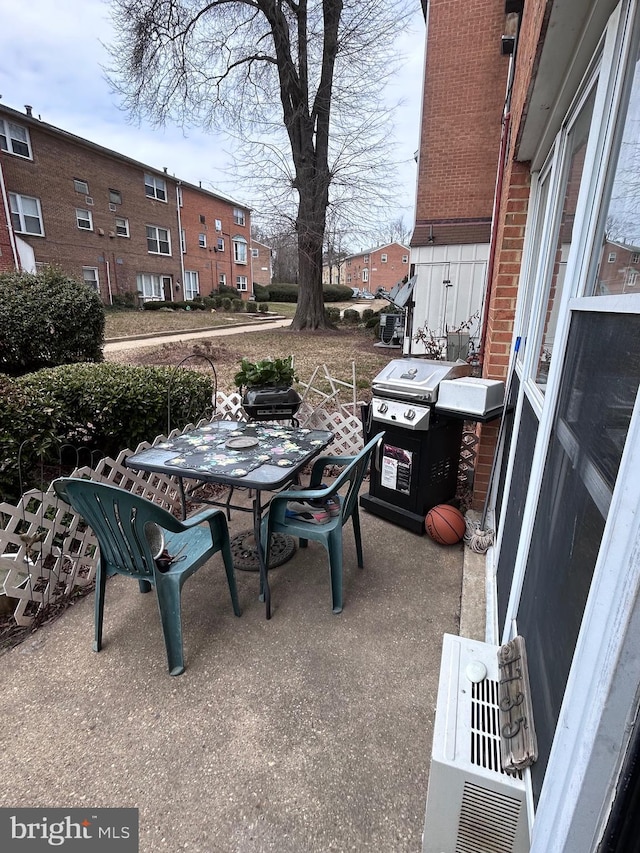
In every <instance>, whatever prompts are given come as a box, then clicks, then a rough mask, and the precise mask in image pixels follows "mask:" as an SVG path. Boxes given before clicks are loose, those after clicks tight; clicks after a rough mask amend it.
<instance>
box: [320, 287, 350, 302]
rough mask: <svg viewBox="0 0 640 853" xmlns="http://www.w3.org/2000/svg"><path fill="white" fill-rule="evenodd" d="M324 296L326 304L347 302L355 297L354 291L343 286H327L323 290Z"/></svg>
mask: <svg viewBox="0 0 640 853" xmlns="http://www.w3.org/2000/svg"><path fill="white" fill-rule="evenodd" d="M322 296H323V299H324V301H325V302H346V300H347V299H351V297H352V296H353V290H352V289H351V288H350V287H343V286H342V285H341V284H325V285H324V286H323V288H322Z"/></svg>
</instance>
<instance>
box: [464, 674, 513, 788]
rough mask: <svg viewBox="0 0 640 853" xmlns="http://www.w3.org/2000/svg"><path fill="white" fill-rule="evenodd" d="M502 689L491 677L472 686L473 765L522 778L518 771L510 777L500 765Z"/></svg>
mask: <svg viewBox="0 0 640 853" xmlns="http://www.w3.org/2000/svg"><path fill="white" fill-rule="evenodd" d="M499 686H500V684H499V682H498V681H495V680H494V679H491V678H485V679H484V680H483V681H480V682H479V683H478V684H473V685H472V690H471V763H472V764H475V765H476V766H478V767H484V768H486V769H487V770H493V771H494V772H495V773H503V774H504V775H505V776H506V775H512V776H516V777H517V778H518V779H522V773H521V772H519V771H518V772H517V773H512V774H507V773H506V771H504V770H503V769H502V764H501V762H500V716H499V710H500V709H499V705H498V702H499V693H498V688H499Z"/></svg>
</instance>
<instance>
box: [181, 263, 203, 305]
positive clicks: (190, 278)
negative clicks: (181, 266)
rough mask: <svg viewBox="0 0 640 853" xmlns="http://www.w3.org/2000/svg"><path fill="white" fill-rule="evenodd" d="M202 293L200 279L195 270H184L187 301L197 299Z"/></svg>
mask: <svg viewBox="0 0 640 853" xmlns="http://www.w3.org/2000/svg"><path fill="white" fill-rule="evenodd" d="M199 293H200V280H199V276H198V273H197V272H196V271H195V270H185V271H184V298H185V299H186V300H187V301H190V300H192V299H195V298H196V296H198V295H199Z"/></svg>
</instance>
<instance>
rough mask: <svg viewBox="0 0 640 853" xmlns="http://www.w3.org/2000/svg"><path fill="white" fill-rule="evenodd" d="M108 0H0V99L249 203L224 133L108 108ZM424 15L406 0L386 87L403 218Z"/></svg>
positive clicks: (410, 204)
mask: <svg viewBox="0 0 640 853" xmlns="http://www.w3.org/2000/svg"><path fill="white" fill-rule="evenodd" d="M108 6H109V4H108V0H28V2H26V3H23V4H22V3H16V2H15V0H0V96H1V98H2V103H4V104H5V105H6V106H8V107H12V108H13V109H17V110H21V111H22V110H23V109H24V105H25V104H30V105H31V106H32V107H33V114H34V116H36V117H40V118H41V119H42V120H43V121H46V122H48V123H49V124H52V125H55V126H56V127H59V128H61V129H63V130H66V131H68V132H70V133H74V134H76V135H78V136H82V137H84V138H85V139H89V140H91V141H92V142H96V143H98V144H99V145H104V146H105V147H106V148H111V149H113V150H114V151H117V152H119V153H121V154H125V155H127V156H129V157H132V158H134V159H136V160H140V161H141V162H143V163H145V164H147V165H149V166H154V167H155V168H157V169H162V168H164V167H165V166H166V167H167V169H168V171H169V173H170V174H173V175H176V176H177V177H179V178H181V179H183V180H185V181H189V182H190V183H194V184H198V183H199V182H200V181H202V186H204V187H206V188H208V189H217V190H219V191H220V192H222V193H223V194H225V195H228V196H231V197H232V198H234V199H237V200H238V201H240V202H242V203H244V204H247V205H249V206H253V201H252V199H251V198H247V197H246V196H245V195H244V194H243V191H242V186H239V185H238V184H237V180H232V179H230V178H229V176H228V174H225V169H226V167H227V166H228V165H229V163H230V162H231V157H230V155H229V154H228V148H229V147H230V146H229V143H228V142H227V141H226V140H223V139H219V138H216V137H215V136H212V135H205V134H204V133H201V132H200V131H198V130H194V129H191V130H188V131H187V132H186V133H185V132H183V131H182V129H181V128H178V127H167V128H165V129H154V128H151V127H146V126H142V127H138V126H137V124H135V123H132V122H131V121H130V119H129V118H128V117H127V115H126V114H125V113H124V112H122V110H121V109H120V108H119V106H118V102H117V97H116V96H115V95H113V94H112V93H111V92H110V90H109V85H108V83H107V82H106V80H105V79H104V72H103V67H104V66H106V65H108V64H109V57H108V55H107V52H106V50H105V48H104V47H103V46H102V43H106V44H108V43H109V42H110V41H111V34H112V31H111V25H110V21H109V9H108ZM423 44H424V19H423V18H422V15H421V12H420V2H419V0H416V16H415V20H414V23H413V26H412V28H411V30H410V31H409V30H408V31H407V32H406V33H405V34H404V35H403V36H402V37H401V39H400V40H399V43H398V45H397V48H398V54H399V55H400V56H403V57H404V56H406V65H405V67H404V69H403V71H402V72H401V73H400V74H399V75H398V77H397V79H396V80H395V81H394V83H393V84H392V86H391V87H390V90H389V92H388V97H389V99H390V100H391V101H395V100H399V99H401V98H402V99H403V101H404V103H403V105H402V106H401V107H400V108H398V111H397V114H396V116H397V122H396V128H397V132H396V136H397V148H396V153H397V160H398V161H399V162H403V163H404V165H402V166H401V167H400V169H399V172H398V175H399V182H398V193H397V210H396V211H394V212H391V211H390V217H389V218H390V219H395V218H397V217H398V216H400V215H404V219H405V223H408V224H409V226H411V225H412V223H413V208H414V200H415V181H416V165H415V162H414V160H413V155H414V152H415V151H416V150H417V148H418V126H419V121H420V102H421V92H422V73H423V72H422V67H423Z"/></svg>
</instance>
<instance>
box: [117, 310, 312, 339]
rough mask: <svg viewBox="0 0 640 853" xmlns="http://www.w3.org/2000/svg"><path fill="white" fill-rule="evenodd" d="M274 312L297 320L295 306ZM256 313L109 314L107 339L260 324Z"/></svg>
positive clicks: (150, 312)
mask: <svg viewBox="0 0 640 853" xmlns="http://www.w3.org/2000/svg"><path fill="white" fill-rule="evenodd" d="M269 310H270V313H276V314H279V315H282V316H284V317H293V315H294V313H295V310H296V306H295V304H293V303H287V302H283V303H275V302H274V303H271V304H270V306H269ZM256 316H257V315H256V314H246V313H240V314H236V313H233V312H230V311H229V312H228V311H222V310H220V311H215V312H214V313H211V312H210V311H107V316H106V323H105V331H104V336H105V339H106V340H109V339H110V338H125V337H128V336H131V335H145V334H153V333H154V332H182V331H189V330H191V329H210V328H213V327H218V326H232V325H235V324H236V323H250V322H253V321H255V322H260V321H259V320H256Z"/></svg>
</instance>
